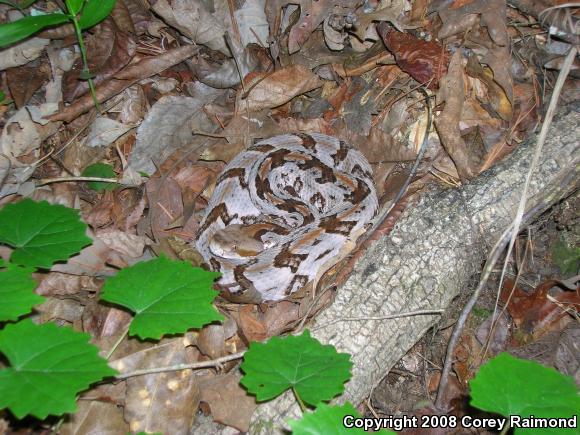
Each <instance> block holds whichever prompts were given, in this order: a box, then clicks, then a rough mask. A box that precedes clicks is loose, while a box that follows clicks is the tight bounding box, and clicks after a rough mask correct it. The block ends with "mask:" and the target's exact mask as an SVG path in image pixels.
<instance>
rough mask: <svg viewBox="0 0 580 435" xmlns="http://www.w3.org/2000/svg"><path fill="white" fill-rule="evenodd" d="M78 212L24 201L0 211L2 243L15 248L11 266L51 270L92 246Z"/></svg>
mask: <svg viewBox="0 0 580 435" xmlns="http://www.w3.org/2000/svg"><path fill="white" fill-rule="evenodd" d="M86 229H87V225H86V224H85V223H83V222H81V221H80V219H79V213H78V211H77V210H74V209H72V208H67V207H64V206H62V205H57V204H49V203H48V202H46V201H41V202H35V201H32V200H31V199H24V200H22V201H20V202H17V203H14V204H7V205H6V206H4V208H3V209H2V210H0V243H5V244H7V245H10V246H12V247H14V248H15V249H14V251H13V252H12V256H11V257H10V262H11V263H15V264H20V265H22V266H34V267H41V268H46V269H48V268H50V267H51V266H52V265H53V263H55V262H56V261H59V260H67V259H68V258H69V257H70V256H71V255H73V254H76V253H78V252H79V251H80V250H81V249H82V248H84V247H85V246H87V245H90V244H91V239H90V238H89V237H87V236H86V235H85V232H86Z"/></svg>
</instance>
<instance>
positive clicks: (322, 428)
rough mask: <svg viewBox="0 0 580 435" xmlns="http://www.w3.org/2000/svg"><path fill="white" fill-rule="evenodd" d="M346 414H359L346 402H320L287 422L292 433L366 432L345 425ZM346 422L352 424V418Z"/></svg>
mask: <svg viewBox="0 0 580 435" xmlns="http://www.w3.org/2000/svg"><path fill="white" fill-rule="evenodd" d="M346 416H353V417H355V418H359V417H360V414H359V413H358V412H357V411H356V409H354V407H353V406H352V405H351V404H350V403H348V402H347V403H345V404H344V405H342V406H329V405H326V404H324V403H320V404H319V405H318V406H317V407H316V411H314V412H310V413H307V414H304V417H302V419H301V420H290V421H288V424H289V425H290V427H291V428H292V435H327V434H333V435H341V434H344V435H351V434H352V435H356V434H359V435H364V434H367V433H368V432H365V431H364V429H360V428H355V427H354V426H351V427H345V426H344V424H343V422H345V420H344V417H346ZM346 423H347V424H348V425H349V426H350V425H352V419H347V420H346ZM373 433H377V434H383V435H387V434H395V432H392V431H390V430H385V429H381V430H379V431H378V432H373ZM395 435H396V434H395Z"/></svg>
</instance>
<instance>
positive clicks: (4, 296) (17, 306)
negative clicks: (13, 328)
mask: <svg viewBox="0 0 580 435" xmlns="http://www.w3.org/2000/svg"><path fill="white" fill-rule="evenodd" d="M33 271H34V269H32V268H27V267H19V266H16V265H14V264H10V263H8V264H7V265H3V264H1V263H0V301H2V303H0V322H5V321H8V320H16V319H18V317H20V316H22V315H23V314H28V313H30V311H31V310H32V307H33V306H35V305H38V304H40V303H42V302H44V298H43V297H40V296H38V295H37V294H36V293H34V289H35V288H36V281H34V280H33V279H32V272H33Z"/></svg>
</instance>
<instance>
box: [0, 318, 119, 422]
mask: <svg viewBox="0 0 580 435" xmlns="http://www.w3.org/2000/svg"><path fill="white" fill-rule="evenodd" d="M89 339H90V336H89V334H85V333H81V332H77V331H74V330H72V329H71V328H68V327H60V328H59V327H58V326H56V325H55V324H54V323H45V324H42V325H36V324H34V323H32V321H31V320H29V319H26V320H22V321H20V322H18V323H14V324H8V325H6V326H5V327H4V329H2V330H0V352H2V353H3V354H4V355H5V356H6V359H7V360H8V362H9V363H10V367H7V368H5V369H2V370H0V409H2V408H9V409H10V411H12V413H13V414H14V415H15V416H16V417H18V418H22V417H24V416H25V415H28V414H30V415H33V416H35V417H38V418H40V419H44V418H46V417H47V416H48V415H61V414H63V413H65V412H73V411H75V409H76V404H75V400H76V395H77V393H79V392H80V391H82V390H85V389H86V388H87V387H88V386H89V385H91V384H92V383H94V382H97V381H100V380H101V379H102V378H103V377H105V376H112V375H114V374H115V371H114V370H113V369H112V368H111V367H109V366H108V365H107V361H105V360H104V359H102V358H101V357H99V356H98V351H99V350H98V349H97V347H96V346H93V345H92V344H90V343H89Z"/></svg>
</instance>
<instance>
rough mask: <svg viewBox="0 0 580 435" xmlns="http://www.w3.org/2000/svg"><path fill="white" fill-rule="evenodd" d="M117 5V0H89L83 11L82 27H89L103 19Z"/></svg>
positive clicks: (80, 22) (80, 21)
mask: <svg viewBox="0 0 580 435" xmlns="http://www.w3.org/2000/svg"><path fill="white" fill-rule="evenodd" d="M114 7H115V0H87V2H86V4H85V7H84V8H83V11H82V13H81V18H80V20H79V24H80V26H81V29H88V28H89V27H93V26H94V25H95V24H98V23H99V22H101V21H103V20H104V19H105V18H106V17H107V16H108V15H109V14H110V13H111V11H112V10H113V8H114Z"/></svg>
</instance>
